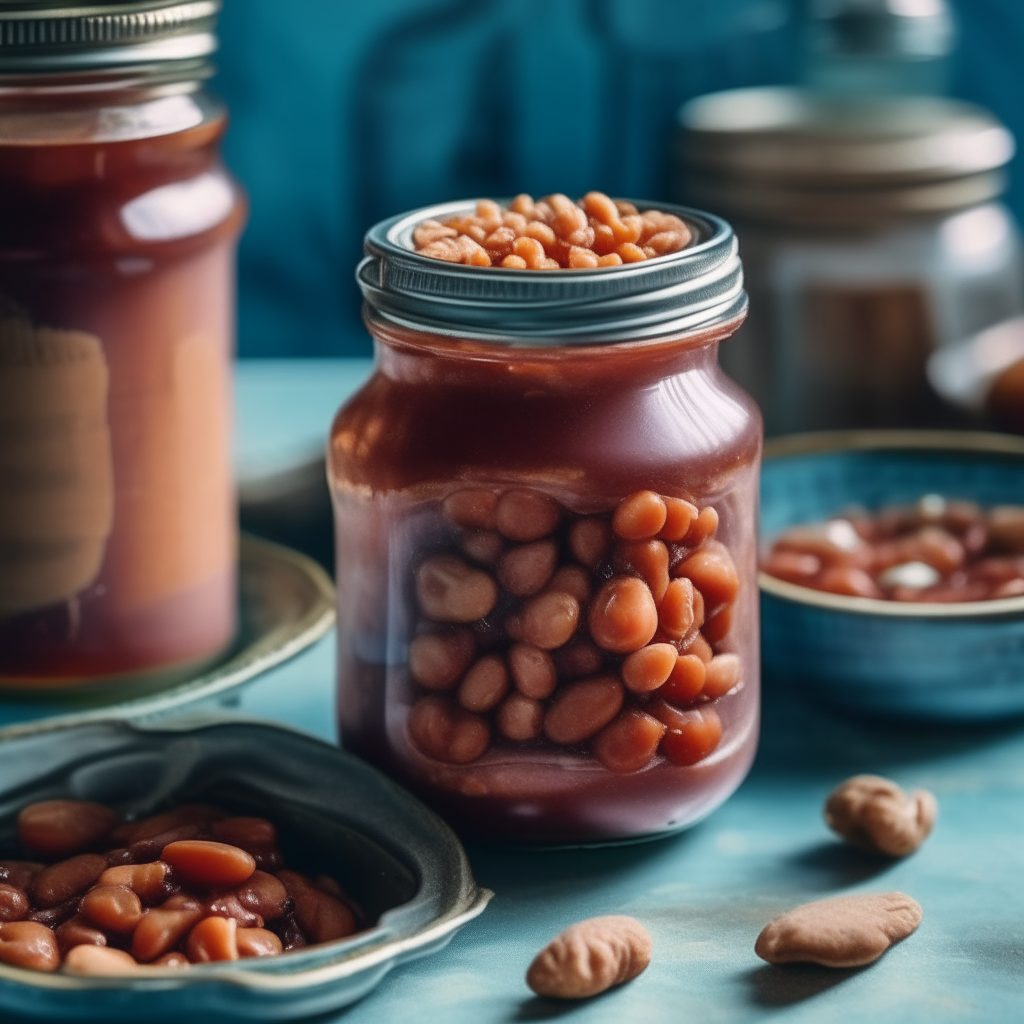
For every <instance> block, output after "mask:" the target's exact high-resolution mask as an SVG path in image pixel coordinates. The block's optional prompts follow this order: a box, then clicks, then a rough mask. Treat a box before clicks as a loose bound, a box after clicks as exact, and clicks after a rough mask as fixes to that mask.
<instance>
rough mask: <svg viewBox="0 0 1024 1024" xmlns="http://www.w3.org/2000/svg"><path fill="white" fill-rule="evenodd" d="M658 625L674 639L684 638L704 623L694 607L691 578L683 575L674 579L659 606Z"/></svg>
mask: <svg viewBox="0 0 1024 1024" xmlns="http://www.w3.org/2000/svg"><path fill="white" fill-rule="evenodd" d="M658 625H659V626H660V627H661V631H662V632H663V633H665V634H666V635H667V636H670V637H671V638H672V639H673V640H682V639H683V637H685V636H686V634H687V633H689V632H690V630H692V629H693V628H694V627H696V628H697V629H699V628H700V627H701V625H703V617H702V618H701V619H700V620H698V619H697V617H696V610H695V607H694V589H693V583H692V581H691V580H689V579H687V578H686V577H683V578H681V579H675V580H672V582H671V583H670V584H669V586H668V588H667V590H666V592H665V596H664V598H663V600H662V602H661V604H660V605H659V607H658Z"/></svg>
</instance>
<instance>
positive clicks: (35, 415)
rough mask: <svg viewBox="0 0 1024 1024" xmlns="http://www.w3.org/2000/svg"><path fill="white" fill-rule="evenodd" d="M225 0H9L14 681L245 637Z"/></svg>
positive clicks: (6, 336)
mask: <svg viewBox="0 0 1024 1024" xmlns="http://www.w3.org/2000/svg"><path fill="white" fill-rule="evenodd" d="M218 8H219V2H217V0H207V2H202V3H184V2H178V3H173V2H163V3H153V2H146V3H123V4H119V5H117V10H116V12H115V11H113V10H112V8H111V7H110V5H97V4H89V3H80V4H71V5H68V4H56V3H54V4H40V3H28V2H26V3H20V2H16V3H9V4H4V5H3V9H2V11H0V32H2V33H3V39H4V45H3V47H2V48H0V688H6V689H12V688H15V689H17V688H29V689H38V688H40V687H61V686H67V685H81V684H84V683H96V682H100V681H102V682H111V681H131V680H136V679H139V678H141V677H149V676H152V675H154V674H181V673H184V672H187V671H189V670H191V669H194V668H195V667H196V666H197V665H199V664H201V663H203V662H206V661H208V660H209V659H211V658H214V657H216V656H217V655H218V653H219V652H221V651H222V650H223V649H224V648H225V647H226V646H227V645H228V644H229V643H230V642H231V640H232V638H233V635H234V631H235V616H236V611H235V604H236V584H235V564H236V554H235V549H236V537H235V530H236V527H235V510H234V503H233V492H232V484H231V468H230V453H229V449H230V421H231V397H230V396H231V382H230V359H231V355H232V350H233V320H234V312H233V302H234V253H235V245H236V241H237V238H238V234H239V231H240V229H241V225H242V221H243V217H244V212H243V211H244V202H243V199H242V196H241V193H240V191H239V189H238V187H237V186H236V185H235V184H234V182H233V181H232V179H231V177H230V176H229V175H228V174H227V172H226V171H225V169H224V167H223V165H222V163H221V160H220V157H219V153H218V147H219V142H220V138H221V136H222V134H223V132H224V127H225V111H224V109H223V107H222V106H221V104H220V103H218V102H217V101H216V100H214V99H212V98H211V97H210V96H209V95H208V94H207V93H206V92H205V91H204V89H203V88H202V84H201V83H202V81H203V80H204V79H205V78H206V77H208V76H209V75H210V74H211V73H212V69H211V64H210V55H211V53H212V51H213V50H214V49H215V47H216V39H215V36H214V34H213V33H214V21H215V17H216V14H217V11H218Z"/></svg>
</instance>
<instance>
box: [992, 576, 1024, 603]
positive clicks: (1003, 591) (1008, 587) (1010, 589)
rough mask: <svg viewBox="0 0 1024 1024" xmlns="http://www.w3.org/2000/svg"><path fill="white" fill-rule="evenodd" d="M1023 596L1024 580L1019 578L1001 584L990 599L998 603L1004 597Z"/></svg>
mask: <svg viewBox="0 0 1024 1024" xmlns="http://www.w3.org/2000/svg"><path fill="white" fill-rule="evenodd" d="M1022 594H1024V579H1022V578H1021V577H1019V576H1018V577H1017V578H1016V579H1012V580H1007V581H1006V582H1005V583H1000V584H999V586H998V587H996V588H995V589H994V590H993V591H992V593H991V594H990V595H989V597H990V599H991V600H993V601H997V600H999V598H1002V597H1020V596H1021V595H1022Z"/></svg>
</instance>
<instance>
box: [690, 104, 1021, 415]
mask: <svg viewBox="0 0 1024 1024" xmlns="http://www.w3.org/2000/svg"><path fill="white" fill-rule="evenodd" d="M680 121H681V137H680V145H681V149H680V154H681V158H682V160H681V166H680V180H679V186H680V191H681V193H682V194H684V195H686V196H688V197H690V198H692V200H693V201H695V202H699V203H700V204H701V205H704V206H707V207H708V208H709V209H711V210H714V211H715V212H717V213H720V214H722V215H723V216H726V217H728V218H729V219H730V220H731V221H732V222H733V224H734V225H735V227H736V231H737V234H738V236H739V239H740V248H741V251H742V253H743V262H744V267H745V269H746V273H747V288H748V291H749V292H750V297H751V314H750V317H749V318H748V319H747V322H746V323H745V324H744V325H743V327H742V329H741V330H740V331H738V332H737V335H736V338H735V339H734V341H733V343H732V344H731V345H730V346H729V347H728V348H727V349H725V350H723V365H724V366H725V368H726V369H727V371H728V372H729V373H730V374H731V375H732V376H734V377H735V378H736V379H737V380H738V381H740V383H742V384H743V385H744V387H746V388H747V389H748V390H749V391H750V392H751V393H752V394H753V396H754V397H755V398H756V399H757V401H758V403H759V404H760V406H761V408H762V411H763V412H764V416H765V426H766V429H767V431H768V433H784V432H788V431H796V430H811V429H833V428H849V427H900V426H905V427H906V426H913V427H921V426H929V425H931V426H955V425H968V424H970V423H971V421H970V419H969V418H965V417H964V416H963V415H962V414H959V413H957V412H956V411H955V409H954V407H953V406H952V405H948V404H945V403H944V401H943V399H944V398H946V397H947V396H946V389H945V388H943V387H942V386H941V385H940V386H938V387H936V386H935V382H936V379H937V378H936V374H935V372H934V370H933V369H931V370H930V369H929V364H930V362H931V363H932V364H934V360H935V359H936V358H939V357H940V356H941V355H942V354H944V353H947V352H950V351H955V350H958V349H959V347H960V346H961V345H963V344H965V343H966V342H968V340H969V339H971V338H973V337H974V336H975V335H977V334H978V333H979V332H981V331H984V330H986V329H987V328H990V327H992V326H993V325H996V324H1001V323H1003V322H1005V321H1009V320H1011V319H1012V318H1014V317H1017V316H1019V315H1020V314H1021V313H1024V261H1022V255H1021V245H1020V238H1019V235H1018V229H1017V225H1016V223H1015V221H1014V218H1013V215H1012V214H1011V213H1010V211H1009V210H1008V209H1007V208H1006V207H1005V206H1004V205H1003V203H1002V202H1000V196H1001V195H1002V193H1003V191H1004V189H1005V185H1006V182H1005V175H1004V168H1005V166H1006V164H1007V163H1008V161H1009V160H1010V158H1011V157H1012V155H1013V151H1014V143H1013V138H1012V136H1011V135H1010V133H1009V132H1008V131H1007V130H1006V128H1005V127H1003V125H1002V124H1000V123H999V121H998V120H997V119H996V118H995V117H993V116H992V115H991V114H990V113H988V112H987V111H985V110H983V109H981V108H979V107H976V106H973V105H971V104H968V103H962V102H959V101H954V100H949V99H943V98H938V97H928V96H889V97H870V96H860V97H858V96H838V95H827V94H823V93H813V92H807V91H802V90H798V89H786V88H765V89H737V90H733V91H730V92H723V93H714V94H711V95H708V96H703V97H701V98H699V99H696V100H693V101H692V102H690V103H689V104H687V105H686V106H684V107H683V109H682V111H681V112H680Z"/></svg>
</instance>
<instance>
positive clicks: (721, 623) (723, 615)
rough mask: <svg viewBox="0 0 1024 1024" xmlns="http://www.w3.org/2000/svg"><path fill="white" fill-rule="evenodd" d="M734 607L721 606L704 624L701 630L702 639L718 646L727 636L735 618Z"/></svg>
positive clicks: (730, 605) (732, 605)
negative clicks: (702, 632)
mask: <svg viewBox="0 0 1024 1024" xmlns="http://www.w3.org/2000/svg"><path fill="white" fill-rule="evenodd" d="M735 612H736V606H735V605H734V604H723V605H722V607H721V608H719V609H718V611H716V612H715V613H714V615H712V616H711V618H709V619H708V620H707V622H705V623H704V625H703V627H702V629H703V631H704V638H705V639H706V640H708V641H709V642H710V643H713V644H719V643H721V642H722V641H723V640H724V639H725V638H726V637H727V636H728V635H729V632H730V630H731V629H732V623H733V618H734V617H735Z"/></svg>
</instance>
